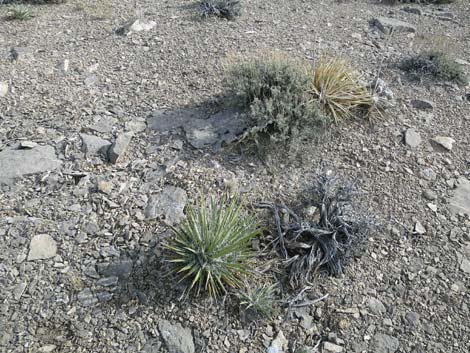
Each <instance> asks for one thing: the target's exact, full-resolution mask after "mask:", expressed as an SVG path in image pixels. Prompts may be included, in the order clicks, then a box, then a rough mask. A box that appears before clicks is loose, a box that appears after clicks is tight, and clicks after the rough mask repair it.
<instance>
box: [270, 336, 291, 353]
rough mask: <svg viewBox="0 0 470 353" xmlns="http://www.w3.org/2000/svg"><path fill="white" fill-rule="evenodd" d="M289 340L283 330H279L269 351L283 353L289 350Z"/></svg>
mask: <svg viewBox="0 0 470 353" xmlns="http://www.w3.org/2000/svg"><path fill="white" fill-rule="evenodd" d="M288 344H289V341H288V340H287V339H286V337H285V336H284V333H283V332H282V331H279V332H278V334H277V336H276V338H275V339H274V340H273V341H272V342H271V345H270V346H269V347H268V350H267V353H282V352H284V351H285V350H287V346H288Z"/></svg>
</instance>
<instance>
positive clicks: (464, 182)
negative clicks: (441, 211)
mask: <svg viewBox="0 0 470 353" xmlns="http://www.w3.org/2000/svg"><path fill="white" fill-rule="evenodd" d="M448 202H449V210H450V212H452V213H453V214H459V213H463V214H467V215H469V216H470V181H469V180H468V179H466V178H463V177H462V178H459V179H458V184H457V188H456V189H455V191H454V196H452V197H451V198H450V199H449V200H448Z"/></svg>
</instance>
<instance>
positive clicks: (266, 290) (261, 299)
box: [237, 284, 277, 319]
mask: <svg viewBox="0 0 470 353" xmlns="http://www.w3.org/2000/svg"><path fill="white" fill-rule="evenodd" d="M276 288H277V285H275V284H274V285H271V286H267V285H264V286H260V287H255V288H248V289H246V290H243V291H240V292H238V293H237V297H238V298H239V300H240V304H241V305H242V306H243V307H244V310H252V311H254V312H255V313H257V314H258V315H260V316H263V317H265V318H267V319H270V318H272V317H273V316H274V315H275V314H276V312H277V307H276V302H277V301H276V296H275V294H276Z"/></svg>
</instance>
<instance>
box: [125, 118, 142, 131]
mask: <svg viewBox="0 0 470 353" xmlns="http://www.w3.org/2000/svg"><path fill="white" fill-rule="evenodd" d="M125 127H126V130H128V131H132V132H142V131H144V130H145V129H146V128H147V124H146V122H145V119H143V118H137V119H134V120H131V121H128V122H126V124H125Z"/></svg>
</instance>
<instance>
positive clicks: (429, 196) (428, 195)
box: [423, 189, 437, 201]
mask: <svg viewBox="0 0 470 353" xmlns="http://www.w3.org/2000/svg"><path fill="white" fill-rule="evenodd" d="M423 197H424V198H425V199H426V200H429V201H434V200H435V199H437V194H436V193H435V192H434V191H433V190H430V189H426V190H424V192H423Z"/></svg>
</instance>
